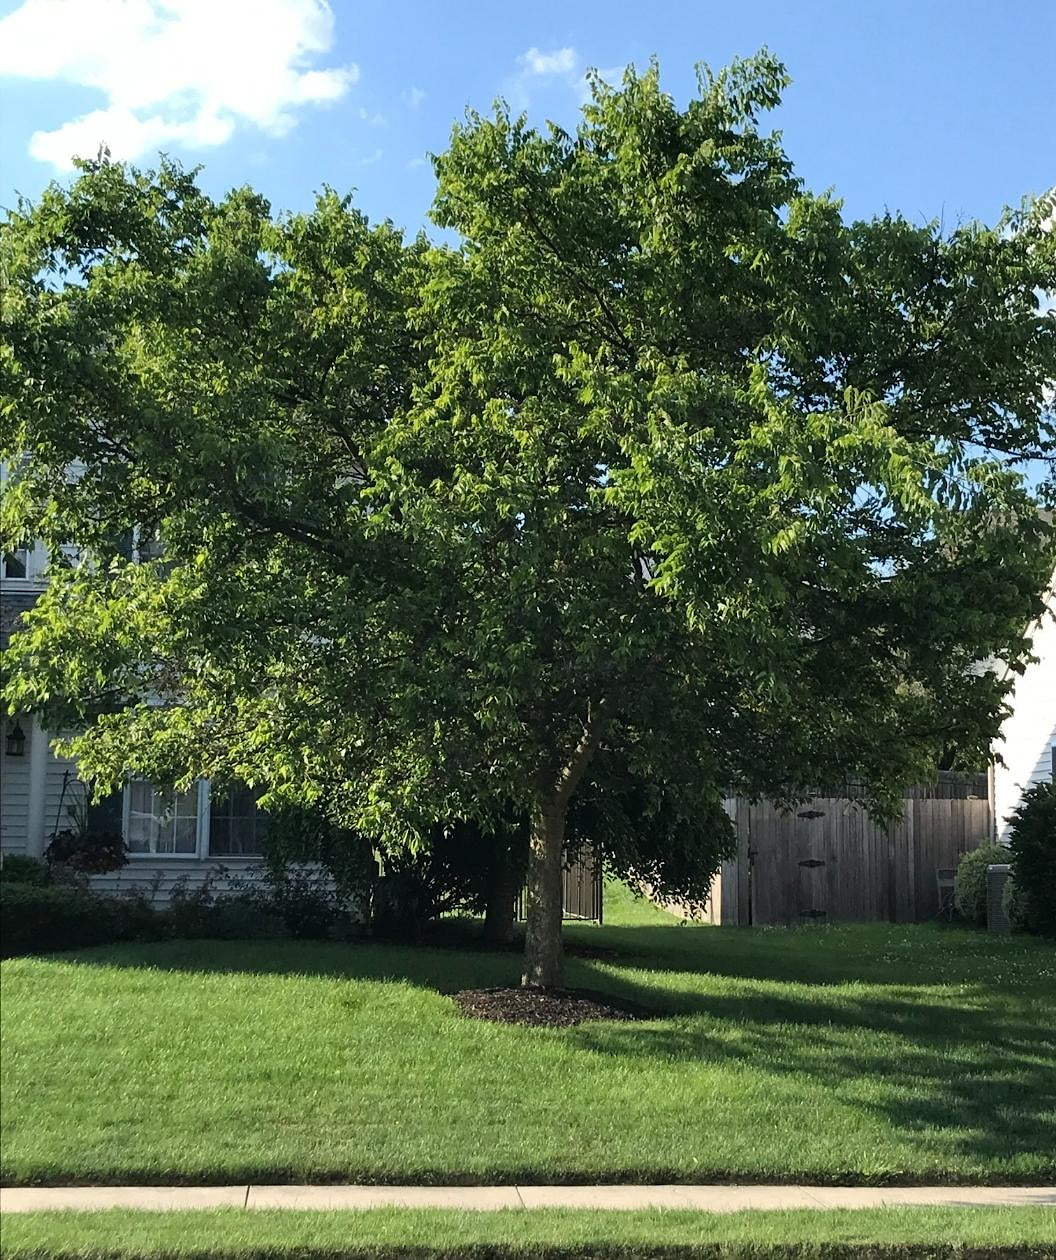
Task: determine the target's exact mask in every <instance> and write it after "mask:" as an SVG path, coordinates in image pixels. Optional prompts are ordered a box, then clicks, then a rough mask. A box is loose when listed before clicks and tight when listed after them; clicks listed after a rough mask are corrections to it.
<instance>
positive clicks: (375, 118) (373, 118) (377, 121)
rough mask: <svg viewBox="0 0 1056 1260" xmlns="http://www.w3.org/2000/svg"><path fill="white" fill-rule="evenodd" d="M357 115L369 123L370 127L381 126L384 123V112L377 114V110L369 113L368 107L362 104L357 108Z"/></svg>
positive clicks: (362, 120)
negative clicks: (365, 107)
mask: <svg viewBox="0 0 1056 1260" xmlns="http://www.w3.org/2000/svg"><path fill="white" fill-rule="evenodd" d="M359 117H360V121H361V122H365V123H369V124H370V126H371V127H382V126H384V124H385V115H384V114H379V113H378V112H377V111H375V112H374V113H371V111H370V110H369V109H364V108H363V106H362V105H361V106H360V108H359Z"/></svg>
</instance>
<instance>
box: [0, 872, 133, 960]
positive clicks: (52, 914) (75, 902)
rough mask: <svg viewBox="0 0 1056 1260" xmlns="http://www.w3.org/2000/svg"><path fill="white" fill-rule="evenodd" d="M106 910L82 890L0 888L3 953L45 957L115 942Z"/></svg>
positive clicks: (115, 934) (113, 921)
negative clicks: (65, 950) (83, 947)
mask: <svg viewBox="0 0 1056 1260" xmlns="http://www.w3.org/2000/svg"><path fill="white" fill-rule="evenodd" d="M118 932H119V925H118V922H117V919H116V917H115V915H114V913H113V912H112V910H111V908H110V906H109V905H108V904H107V903H106V902H105V901H103V900H102V898H100V897H95V896H93V895H92V894H91V893H87V892H85V891H84V890H83V889H80V888H76V887H72V886H68V885H61V884H50V885H47V886H44V887H42V886H41V885H39V884H16V883H12V882H11V881H9V880H4V881H3V882H0V940H2V948H3V953H4V954H5V955H11V954H30V953H33V954H38V953H42V954H46V953H50V952H51V951H52V950H57V949H77V948H79V947H81V946H84V945H102V944H105V943H106V942H108V941H113V940H117V939H119V937H118Z"/></svg>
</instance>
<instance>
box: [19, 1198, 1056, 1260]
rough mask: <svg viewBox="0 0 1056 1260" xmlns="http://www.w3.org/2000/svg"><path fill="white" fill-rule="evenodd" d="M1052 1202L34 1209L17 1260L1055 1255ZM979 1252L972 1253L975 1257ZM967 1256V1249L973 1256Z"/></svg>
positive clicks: (24, 1222) (831, 1259) (22, 1230)
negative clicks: (637, 1208) (799, 1207)
mask: <svg viewBox="0 0 1056 1260" xmlns="http://www.w3.org/2000/svg"><path fill="white" fill-rule="evenodd" d="M1054 1217H1056V1213H1053V1211H1052V1210H1051V1209H1047V1208H917V1207H913V1208H878V1209H866V1210H859V1211H834V1212H830V1211H795V1212H734V1213H730V1214H728V1215H709V1214H706V1213H698V1212H681V1211H652V1212H594V1211H569V1210H561V1211H532V1212H519V1211H503V1212H476V1213H474V1212H459V1211H452V1210H440V1211H415V1210H401V1209H392V1208H384V1209H377V1210H374V1211H368V1212H264V1211H260V1212H257V1211H254V1212H242V1211H238V1210H237V1209H230V1208H228V1209H222V1210H219V1211H197V1212H129V1211H120V1210H119V1211H110V1212H35V1213H27V1214H26V1215H24V1216H22V1215H19V1216H8V1217H6V1218H5V1219H4V1225H3V1244H4V1248H3V1254H4V1257H5V1260H41V1258H42V1257H48V1258H49V1260H58V1258H60V1257H62V1258H64V1260H65V1258H66V1257H69V1260H74V1258H75V1257H76V1260H103V1258H104V1257H105V1260H134V1258H136V1260H138V1258H140V1257H142V1258H144V1260H176V1258H177V1257H179V1258H180V1260H190V1258H191V1257H194V1260H213V1258H214V1257H215V1258H216V1260H221V1258H223V1260H251V1258H253V1260H256V1258H257V1257H269V1258H270V1257H295V1256H296V1257H298V1260H323V1258H324V1257H325V1258H333V1260H336V1258H337V1257H353V1256H375V1257H380V1256H400V1257H407V1256H420V1257H429V1256H437V1257H439V1256H444V1257H453V1256H467V1257H472V1258H473V1260H483V1257H486V1256H490V1255H501V1256H504V1257H522V1256H523V1257H526V1258H527V1257H532V1260H536V1258H538V1257H540V1256H546V1255H550V1256H561V1255H569V1256H576V1257H578V1260H584V1257H609V1256H611V1257H620V1258H621V1260H631V1258H632V1257H645V1256H648V1257H652V1258H656V1257H673V1256H678V1255H680V1254H682V1255H687V1256H690V1255H692V1256H701V1257H703V1256H716V1257H719V1256H721V1257H730V1258H731V1260H732V1258H733V1257H737V1256H744V1257H746V1258H747V1257H752V1258H753V1260H770V1258H771V1257H773V1260H778V1258H785V1257H788V1258H791V1257H803V1258H804V1260H806V1258H807V1257H822V1256H823V1257H825V1260H838V1258H841V1257H847V1258H848V1260H850V1258H851V1257H862V1256H867V1255H870V1254H874V1255H884V1256H890V1257H896V1256H897V1257H917V1256H919V1257H924V1256H928V1257H940V1256H943V1257H945V1256H950V1257H958V1258H960V1260H967V1256H968V1255H970V1256H971V1257H973V1258H975V1260H978V1257H982V1256H1008V1257H1017V1258H1018V1260H1023V1258H1024V1257H1036V1258H1037V1260H1041V1258H1042V1257H1051V1256H1053V1255H1054V1254H1056V1252H1054V1245H1056V1220H1054ZM967 1249H971V1250H970V1251H968V1250H967ZM966 1253H967V1254H966Z"/></svg>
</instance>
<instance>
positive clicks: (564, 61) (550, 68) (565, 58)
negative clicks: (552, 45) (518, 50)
mask: <svg viewBox="0 0 1056 1260" xmlns="http://www.w3.org/2000/svg"><path fill="white" fill-rule="evenodd" d="M578 61H579V58H578V57H577V56H576V50H575V49H574V48H557V49H555V50H554V51H553V52H548V53H544V52H540V51H539V49H538V48H529V49H528V51H527V52H526V53H522V54H521V55H520V56H519V57H518V58H517V64H518V65H520V66H523V67H524V69H525V71H526V72H527V73H528V74H531V75H537V76H540V77H548V76H551V75H555V74H562V75H565V74H571V73H573V71H574V70H575V68H576V64H577V63H578Z"/></svg>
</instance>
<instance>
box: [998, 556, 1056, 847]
mask: <svg viewBox="0 0 1056 1260" xmlns="http://www.w3.org/2000/svg"><path fill="white" fill-rule="evenodd" d="M1031 639H1032V640H1033V649H1032V651H1033V656H1034V658H1035V659H1034V660H1033V661H1031V662H1030V663H1028V665H1027V666H1026V669H1025V670H1024V672H1023V673H1022V674H1019V675H1017V676H1016V677H1015V686H1014V688H1013V691H1012V695H1011V697H1010V701H1009V702H1010V704H1011V706H1012V712H1011V714H1010V716H1009V717H1008V718H1007V719H1006V720H1005V723H1004V725H1003V726H1002V727H1001V736H1000V738H999V739H998V740H997V741H996V742H995V744H994V752H995V754H997V755H999V756H1000V757H1001V759H1002V762H1003V763H1004V764H998V763H997V762H996V761H995V763H994V766H993V769H992V771H991V783H992V789H991V795H992V800H993V809H994V834H995V837H996V839H997V840H998V841H999V842H1000V843H1005V842H1006V841H1007V840H1008V831H1009V819H1010V816H1011V814H1012V811H1013V810H1014V809H1015V808H1016V806H1017V805H1018V804H1019V802H1020V800H1021V799H1022V796H1023V792H1024V791H1025V790H1026V789H1027V788H1028V787H1030V786H1031V785H1032V784H1035V783H1042V782H1044V781H1046V780H1048V779H1050V778H1053V777H1054V774H1056V572H1054V573H1053V577H1052V582H1051V584H1050V586H1049V590H1048V594H1047V596H1046V610H1045V612H1044V613H1043V614H1042V616H1041V617H1040V619H1039V620H1038V621H1037V622H1036V623H1035V624H1034V626H1033V627H1032V628H1031Z"/></svg>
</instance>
